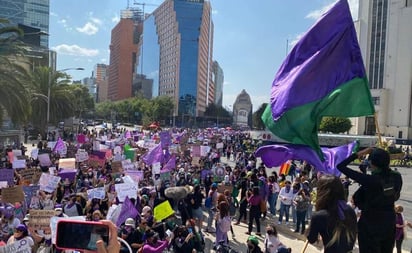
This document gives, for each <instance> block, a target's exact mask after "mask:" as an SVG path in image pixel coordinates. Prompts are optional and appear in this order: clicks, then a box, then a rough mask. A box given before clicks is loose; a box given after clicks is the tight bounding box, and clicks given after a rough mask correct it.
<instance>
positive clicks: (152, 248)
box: [142, 229, 173, 253]
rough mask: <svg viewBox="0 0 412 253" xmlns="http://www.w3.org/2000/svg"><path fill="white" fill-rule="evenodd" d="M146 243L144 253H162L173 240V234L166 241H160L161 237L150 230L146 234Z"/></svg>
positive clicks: (143, 248)
mask: <svg viewBox="0 0 412 253" xmlns="http://www.w3.org/2000/svg"><path fill="white" fill-rule="evenodd" d="M145 237H146V243H145V244H144V245H143V247H142V253H162V252H163V250H164V249H166V248H167V247H168V246H169V245H170V243H171V241H172V240H173V234H171V236H170V237H169V236H167V237H166V238H165V240H164V241H162V240H159V235H158V234H157V233H156V232H155V231H153V230H151V229H149V230H147V231H146V233H145Z"/></svg>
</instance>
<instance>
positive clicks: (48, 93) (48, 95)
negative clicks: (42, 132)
mask: <svg viewBox="0 0 412 253" xmlns="http://www.w3.org/2000/svg"><path fill="white" fill-rule="evenodd" d="M49 59H50V58H49ZM49 61H50V60H49ZM50 62H51V61H50ZM49 65H50V70H49V80H48V85H47V116H46V128H48V127H49V122H50V88H51V84H52V74H53V73H54V72H55V71H54V70H53V69H52V67H51V63H49ZM68 70H84V68H66V69H61V70H56V72H65V71H68ZM46 132H48V129H47V131H46Z"/></svg>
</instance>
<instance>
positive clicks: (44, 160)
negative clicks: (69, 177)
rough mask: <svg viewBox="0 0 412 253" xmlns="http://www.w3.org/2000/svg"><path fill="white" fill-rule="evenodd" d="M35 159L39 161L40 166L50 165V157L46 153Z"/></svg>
mask: <svg viewBox="0 0 412 253" xmlns="http://www.w3.org/2000/svg"><path fill="white" fill-rule="evenodd" d="M37 159H39V162H40V166H50V165H51V161H50V156H49V154H48V153H44V154H39V155H38V156H37Z"/></svg>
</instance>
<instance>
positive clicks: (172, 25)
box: [137, 0, 215, 118]
mask: <svg viewBox="0 0 412 253" xmlns="http://www.w3.org/2000/svg"><path fill="white" fill-rule="evenodd" d="M142 37H143V39H142V40H141V41H140V44H139V45H140V50H139V56H138V61H139V64H138V68H137V71H138V73H139V74H141V75H144V76H146V78H149V79H153V96H154V97H155V96H163V95H165V96H169V97H171V98H172V99H173V101H174V104H175V108H174V111H173V116H178V115H180V116H185V115H187V116H189V117H196V116H203V113H204V112H205V110H206V107H207V106H208V104H210V103H214V96H215V94H214V92H215V85H214V82H213V77H212V70H213V69H212V67H213V22H212V19H211V6H210V2H209V1H204V0H166V1H164V2H163V3H162V4H161V5H160V6H159V7H158V8H157V9H156V10H155V11H154V12H153V13H152V14H151V15H150V16H148V17H147V18H146V19H145V22H144V26H143V36H142ZM179 118H180V117H179ZM182 118H184V117H182Z"/></svg>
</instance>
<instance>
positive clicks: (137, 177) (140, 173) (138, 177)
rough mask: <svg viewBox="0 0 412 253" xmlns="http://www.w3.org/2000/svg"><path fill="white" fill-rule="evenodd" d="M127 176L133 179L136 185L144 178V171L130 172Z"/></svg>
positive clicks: (127, 172)
mask: <svg viewBox="0 0 412 253" xmlns="http://www.w3.org/2000/svg"><path fill="white" fill-rule="evenodd" d="M125 174H126V175H128V176H129V177H131V178H132V179H133V181H134V182H135V183H139V182H140V180H143V177H144V174H143V171H141V170H128V171H126V172H125Z"/></svg>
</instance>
